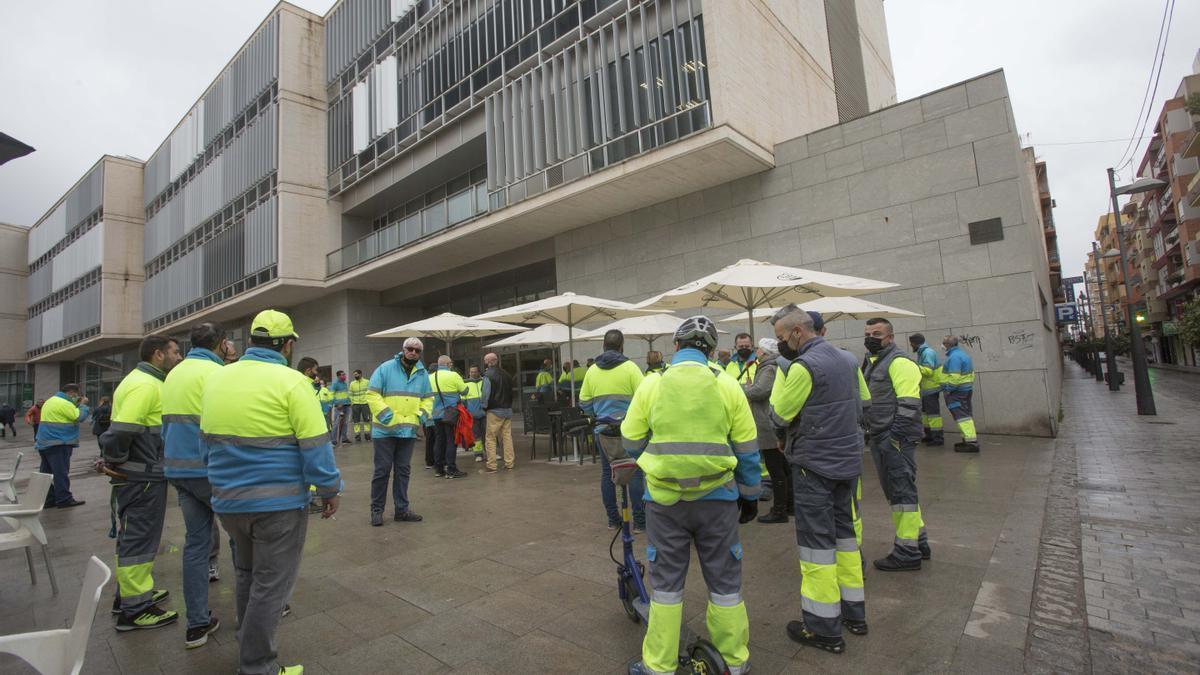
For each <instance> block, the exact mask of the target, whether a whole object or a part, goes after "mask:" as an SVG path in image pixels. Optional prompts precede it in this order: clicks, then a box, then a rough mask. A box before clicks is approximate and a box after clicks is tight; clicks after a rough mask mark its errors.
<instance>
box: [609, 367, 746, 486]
mask: <svg viewBox="0 0 1200 675" xmlns="http://www.w3.org/2000/svg"><path fill="white" fill-rule="evenodd" d="M621 435H622V437H623V443H624V445H625V449H626V450H627V451H628V452H629V453H630V455H632V456H633V457H636V458H637V463H638V466H639V467H641V468H642V470H643V471H645V472H646V499H650V500H652V501H654V502H657V503H659V504H664V505H670V504H674V503H676V502H677V501H679V500H680V499H682V500H685V501H695V500H700V499H713V500H725V501H732V500H735V499H738V498H739V497H741V498H745V499H757V498H758V493H759V491H760V487H761V480H762V479H761V476H760V473H761V467H760V460H759V453H758V432H757V429H756V427H755V426H754V416H753V414H752V413H751V412H750V404H749V403H748V402H747V401H746V396H745V395H744V394H743V393H742V388H741V387H740V386H738V383H737V382H736V381H735V380H734V379H733V378H732V377H730V376H729V375H728V374H727V373H725V372H724V371H721V370H720V369H719V368H712V367H710V366H709V364H708V363H707V362H706V361H705V359H704V356H703V355H702V354H701V353H700V352H699V351H698V350H695V349H690V348H689V349H682V350H680V351H679V352H678V353H676V354H675V358H674V360H673V361H672V362H671V369H670V370H668V371H667V372H665V373H663V374H662V375H655V376H653V377H648V378H646V379H645V381H643V383H642V385H641V386H640V387H638V390H637V392H636V393H635V394H634V395H633V401H632V403H630V405H629V410H628V412H627V413H626V415H625V420H624V421H623V422H622V423H621Z"/></svg>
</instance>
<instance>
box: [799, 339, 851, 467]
mask: <svg viewBox="0 0 1200 675" xmlns="http://www.w3.org/2000/svg"><path fill="white" fill-rule="evenodd" d="M779 364H780V366H779V367H780V371H781V372H785V373H786V372H787V370H788V369H790V368H804V369H805V370H807V371H808V373H809V375H810V376H811V377H812V391H811V392H809V394H808V399H807V400H806V401H805V402H804V406H803V407H802V408H801V409H800V413H799V414H798V415H796V417H795V418H794V419H793V420H792V423H791V424H790V425H789V426H788V430H787V445H786V446H785V447H786V453H787V456H788V459H789V460H790V461H792V462H793V463H795V464H798V465H799V466H802V467H804V468H806V469H810V470H812V471H813V472H815V473H818V474H820V475H822V476H824V477H826V478H832V479H835V480H844V479H850V478H856V477H858V476H859V475H860V474H862V448H863V443H862V440H863V439H862V431H861V430H860V429H859V426H858V421H859V415H860V412H861V405H860V399H859V392H858V372H857V366H856V364H853V363H851V362H850V360H848V359H846V357H845V356H844V355H843V354H842V351H841V350H840V349H838V348H837V347H834V346H833V345H831V344H829V343H828V342H826V341H825V339H824V338H821V337H816V338H813V339H811V340H809V341H808V342H806V343H804V345H803V346H802V347H801V348H800V356H799V357H797V358H796V360H795V361H791V362H789V361H786V360H785V359H782V358H781V359H779Z"/></svg>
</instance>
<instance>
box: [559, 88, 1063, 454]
mask: <svg viewBox="0 0 1200 675" xmlns="http://www.w3.org/2000/svg"><path fill="white" fill-rule="evenodd" d="M1020 153H1021V148H1020V143H1019V139H1018V136H1017V132H1016V125H1015V123H1014V121H1013V115H1012V108H1011V105H1010V103H1009V100H1008V89H1007V86H1006V84H1005V80H1004V75H1003V73H1002V72H999V71H998V72H994V73H989V74H987V75H984V76H981V77H979V78H976V79H973V80H969V81H967V82H963V83H960V84H957V85H954V86H951V87H948V88H946V89H942V90H939V91H936V92H933V93H931V94H928V95H926V96H923V97H921V98H918V99H914V100H911V101H906V102H904V103H901V104H898V105H895V106H892V107H889V108H885V109H883V110H880V111H878V112H876V113H873V114H871V115H868V116H866V117H863V118H860V119H857V120H854V121H851V122H848V123H846V124H842V125H838V126H834V127H829V128H827V129H822V130H820V131H816V132H814V133H812V134H809V135H807V136H803V137H800V138H796V139H793V140H790V141H786V142H784V143H781V144H779V145H777V146H776V147H775V160H776V168H774V169H771V170H769V171H766V172H763V173H760V174H756V175H753V176H749V177H747V178H743V179H740V180H737V181H734V182H731V183H726V184H724V185H719V186H717V187H714V188H710V189H707V190H704V191H701V192H696V193H693V194H690V195H687V196H684V197H681V198H679V199H674V200H670V201H667V202H663V203H660V204H657V205H654V206H652V207H649V208H645V209H641V210H638V211H634V212H632V213H627V214H624V215H621V216H618V217H616V218H612V219H609V220H605V221H601V222H598V223H594V224H592V225H589V226H586V227H583V228H579V229H576V230H573V231H571V232H568V233H566V234H563V235H559V236H558V237H556V238H555V252H556V255H557V258H558V285H559V291H576V292H579V293H588V294H593V295H598V296H601V297H610V298H616V299H621V300H628V301H638V300H642V299H644V298H646V297H648V296H650V295H652V294H654V293H657V292H661V291H665V290H668V289H670V288H673V287H675V286H677V285H679V284H682V283H684V282H686V281H690V280H693V279H696V278H698V277H700V276H702V275H704V274H708V273H710V272H713V271H715V270H716V269H719V268H720V267H722V266H724V265H728V264H730V263H733V262H736V261H737V260H738V259H740V258H755V259H759V260H768V261H771V262H775V263H779V264H784V265H795V266H803V267H808V268H812V269H819V270H823V271H828V272H837V273H842V274H853V275H858V276H864V277H870V278H875V279H880V280H885V281H892V282H895V283H898V284H900V288H899V289H897V290H894V291H890V292H887V293H882V294H877V295H871V296H866V297H867V298H868V299H871V300H877V301H879V302H883V303H886V304H889V305H895V306H897V307H901V308H904V309H909V310H912V311H915V312H920V313H922V314H924V315H925V317H924V318H918V319H909V320H898V321H896V322H895V325H896V329H897V333H898V336H897V337H898V339H900V340H903V341H904V344H905V346H907V335H908V333H910V332H915V331H920V332H923V333H924V334H925V335H926V337H927V338H928V339H929V341H930V343H931V344H934V345H935V346H938V347H940V344H938V343H940V338H941V336H942V335H945V334H948V333H949V334H954V335H958V336H960V338H961V339H962V342H963V345H964V347H965V348H966V349H967V350H968V352H969V353H970V354H971V356H972V357H973V358H974V361H975V367H976V370H977V372H978V375H977V378H976V392H975V399H974V400H975V418H976V422H977V424H978V426H979V428H980V430H981V431H982V432H984V433H1006V434H1032V435H1043V436H1048V435H1052V434H1053V433H1054V431H1055V428H1056V425H1057V422H1056V420H1057V409H1058V391H1059V382H1057V379H1058V378H1060V377H1061V373H1060V371H1059V369H1058V367H1057V363H1052V360H1054V359H1057V347H1056V343H1055V334H1054V331H1053V327H1054V324H1053V299H1052V297H1053V296H1052V294H1051V293H1050V292H1049V281H1048V274H1047V271H1046V261H1045V255H1044V252H1043V253H1042V255H1040V256H1038V255H1035V253H1036V252H1037V251H1038V250H1039V249H1038V247H1037V246H1035V244H1040V236H1041V234H1040V232H1035V231H1034V230H1035V229H1036V222H1037V221H1036V215H1035V214H1034V213H1033V210H1032V204H1031V202H1030V200H1029V199H1028V195H1026V194H1024V193H1025V192H1027V188H1026V185H1027V181H1028V178H1027V177H1025V176H1024V175H1023V173H1022V172H1023V171H1024V163H1023V162H1022V161H1020ZM996 217H999V218H1000V219H1001V222H1002V226H1003V228H1004V239H1003V240H1001V241H997V242H992V243H986V244H978V245H972V244H971V243H970V238H969V236H968V226H967V225H968V223H970V222H974V221H979V220H986V219H989V218H996ZM1035 237H1036V238H1037V239H1035ZM1043 300H1044V302H1043ZM715 313H716V312H714V314H715ZM862 325H863V324H862V322H861V321H837V322H833V323H831V324H830V328H829V337H830V338H832V339H834V341H835V342H836V343H838V344H839V345H841V346H845V347H847V348H848V349H850V350H851V351H854V352H855V353H856V354H861V353H862V351H863V348H862V342H861V338H860V337H859V336H861V334H862ZM729 329H730V330H731V332H736V330H737V329H738V326H736V325H732V326H730V327H729ZM769 330H770V329H769V327H768V326H766V325H765V324H760V325H758V326H756V331H755V333H756V334H758V335H762V334H766V333H767V332H769ZM729 341H731V338H730V337H729V336H725V337H724V338H723V340H722V342H723V343H725V342H729ZM635 342H637V344H639V345H640V344H641V343H640V341H635ZM660 344H661V341H660ZM660 348H661V347H660ZM631 351H632V350H631ZM945 418H946V420H947V424H948V425H949V424H951V423H950V417H949V415H948V414H946V415H945Z"/></svg>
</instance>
